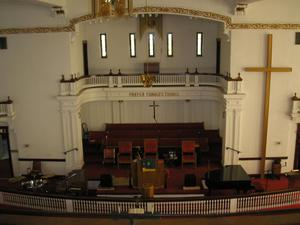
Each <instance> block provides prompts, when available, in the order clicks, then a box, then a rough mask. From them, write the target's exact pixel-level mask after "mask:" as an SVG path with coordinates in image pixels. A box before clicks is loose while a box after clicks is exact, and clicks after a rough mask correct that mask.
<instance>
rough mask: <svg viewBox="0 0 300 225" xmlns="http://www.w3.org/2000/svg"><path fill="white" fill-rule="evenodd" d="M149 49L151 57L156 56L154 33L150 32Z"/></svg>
mask: <svg viewBox="0 0 300 225" xmlns="http://www.w3.org/2000/svg"><path fill="white" fill-rule="evenodd" d="M148 50H149V57H154V56H155V48H154V34H153V33H149V35H148Z"/></svg>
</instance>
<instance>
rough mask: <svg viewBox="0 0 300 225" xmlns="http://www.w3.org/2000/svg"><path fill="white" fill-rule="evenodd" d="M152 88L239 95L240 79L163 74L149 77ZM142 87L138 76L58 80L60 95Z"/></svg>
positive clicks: (73, 76) (216, 75)
mask: <svg viewBox="0 0 300 225" xmlns="http://www.w3.org/2000/svg"><path fill="white" fill-rule="evenodd" d="M151 76H152V77H153V79H154V81H153V83H152V86H153V87H177V86H182V87H199V86H210V87H215V88H220V89H222V90H223V91H224V92H225V93H227V94H230V93H241V83H242V82H241V81H242V79H241V77H238V78H236V79H233V78H231V77H228V76H224V75H221V74H214V73H193V74H190V73H182V74H179V73H172V74H171V73H168V74H166V73H164V74H155V75H151ZM126 87H131V88H132V87H144V84H143V82H142V80H141V75H140V74H121V73H120V74H98V75H91V76H81V77H76V76H75V75H71V78H70V79H66V78H65V76H62V79H61V80H60V95H61V96H69V95H78V94H79V93H81V92H82V91H84V90H86V89H89V88H126Z"/></svg>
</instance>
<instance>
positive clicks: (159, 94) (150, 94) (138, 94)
mask: <svg viewBox="0 0 300 225" xmlns="http://www.w3.org/2000/svg"><path fill="white" fill-rule="evenodd" d="M173 96H174V97H176V96H179V93H178V92H163V91H162V92H143V91H139V92H129V97H173Z"/></svg>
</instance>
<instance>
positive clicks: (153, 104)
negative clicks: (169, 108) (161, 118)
mask: <svg viewBox="0 0 300 225" xmlns="http://www.w3.org/2000/svg"><path fill="white" fill-rule="evenodd" d="M149 106H150V107H153V119H154V120H155V121H156V107H159V105H156V104H155V101H153V103H152V105H149Z"/></svg>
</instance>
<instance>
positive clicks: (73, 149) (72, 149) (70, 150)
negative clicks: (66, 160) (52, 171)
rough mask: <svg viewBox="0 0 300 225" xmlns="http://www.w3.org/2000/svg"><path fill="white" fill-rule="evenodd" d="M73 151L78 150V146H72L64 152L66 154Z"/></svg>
mask: <svg viewBox="0 0 300 225" xmlns="http://www.w3.org/2000/svg"><path fill="white" fill-rule="evenodd" d="M72 151H78V148H71V149H69V150H67V151H65V152H64V154H65V155H66V154H67V153H69V152H72Z"/></svg>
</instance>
